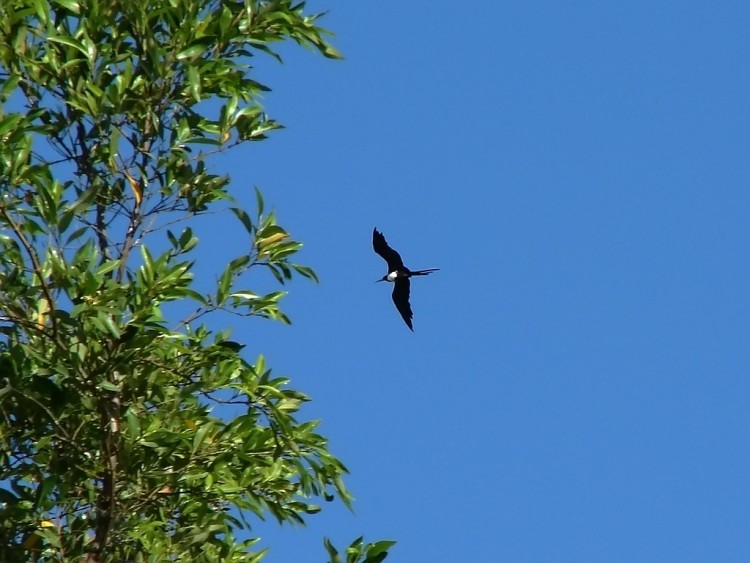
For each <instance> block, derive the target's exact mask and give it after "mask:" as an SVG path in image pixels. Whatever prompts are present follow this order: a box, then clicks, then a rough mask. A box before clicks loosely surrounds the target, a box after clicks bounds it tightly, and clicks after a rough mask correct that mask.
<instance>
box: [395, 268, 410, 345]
mask: <svg viewBox="0 0 750 563" xmlns="http://www.w3.org/2000/svg"><path fill="white" fill-rule="evenodd" d="M409 285H410V284H409V278H399V279H398V280H396V283H394V284H393V294H392V295H391V297H392V298H393V302H394V303H395V304H396V309H398V312H399V313H401V316H402V317H403V318H404V322H405V323H406V326H408V327H409V330H411V331H412V332H414V327H412V326H411V319H412V317H413V316H414V314H413V313H412V312H411V305H410V304H409Z"/></svg>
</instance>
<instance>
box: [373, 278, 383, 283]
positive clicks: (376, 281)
mask: <svg viewBox="0 0 750 563" xmlns="http://www.w3.org/2000/svg"><path fill="white" fill-rule="evenodd" d="M381 281H385V280H384V279H383V278H380V279H379V280H375V283H378V282H381Z"/></svg>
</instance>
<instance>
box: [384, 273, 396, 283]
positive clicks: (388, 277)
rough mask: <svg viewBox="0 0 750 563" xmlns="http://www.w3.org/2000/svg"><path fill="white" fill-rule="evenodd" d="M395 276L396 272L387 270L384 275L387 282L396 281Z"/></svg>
mask: <svg viewBox="0 0 750 563" xmlns="http://www.w3.org/2000/svg"><path fill="white" fill-rule="evenodd" d="M396 278H398V272H388V275H387V276H386V279H387V280H388V281H389V282H392V281H396Z"/></svg>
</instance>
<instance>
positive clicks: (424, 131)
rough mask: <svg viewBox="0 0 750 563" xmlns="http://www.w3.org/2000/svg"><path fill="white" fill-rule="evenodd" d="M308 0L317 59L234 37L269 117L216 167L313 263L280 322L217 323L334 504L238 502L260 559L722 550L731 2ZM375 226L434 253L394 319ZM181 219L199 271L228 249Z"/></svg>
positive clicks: (413, 249) (730, 515)
mask: <svg viewBox="0 0 750 563" xmlns="http://www.w3.org/2000/svg"><path fill="white" fill-rule="evenodd" d="M309 6H310V8H311V9H313V10H318V11H322V10H328V9H330V10H331V11H330V13H329V14H328V15H327V16H326V17H325V18H324V20H323V25H324V26H325V27H328V28H329V29H331V30H333V31H334V32H335V33H336V39H335V40H334V43H335V45H336V46H337V47H338V48H339V49H340V50H341V51H342V52H343V54H344V55H345V57H346V60H344V61H340V62H336V61H330V60H326V59H323V58H322V57H318V56H314V55H313V54H311V53H308V52H306V51H304V50H302V49H293V48H284V49H283V53H284V55H285V64H284V65H278V64H276V63H274V62H273V61H271V60H264V59H258V61H257V62H258V68H257V74H256V75H255V76H256V79H258V80H259V81H261V82H264V83H266V84H268V85H269V86H271V87H272V88H273V90H274V91H273V92H271V93H269V94H267V95H266V99H265V103H266V105H267V107H268V109H269V111H270V112H271V114H272V116H273V117H275V118H277V119H279V120H280V121H281V122H283V123H284V124H285V125H286V126H287V129H285V130H283V131H280V132H277V133H275V134H273V135H272V138H271V139H270V140H269V141H265V142H262V143H258V144H248V145H244V146H242V147H240V148H239V149H236V150H234V151H233V152H230V153H229V154H228V155H227V156H226V157H222V158H221V159H219V160H217V161H215V164H216V166H217V167H218V168H217V169H218V170H220V171H225V172H229V173H230V174H231V175H232V177H233V186H234V188H233V189H234V193H235V194H237V195H238V196H239V197H240V198H241V199H243V201H245V202H246V203H247V205H248V206H250V205H251V204H252V202H253V196H252V186H253V185H258V186H259V187H260V188H261V189H262V190H263V191H264V193H265V195H266V202H267V205H271V206H273V207H275V208H276V210H277V212H278V216H279V222H280V224H282V225H283V226H285V227H286V228H287V229H288V230H289V231H290V232H291V233H292V234H293V236H294V237H295V238H297V239H298V240H302V241H303V242H304V243H305V248H304V249H303V252H302V253H301V255H300V260H299V261H300V262H302V263H305V264H308V265H311V266H313V267H314V268H315V269H316V270H317V272H318V273H319V275H320V277H321V284H320V285H317V286H316V285H314V284H311V283H307V282H304V281H300V282H298V283H294V284H292V285H291V286H290V287H289V289H290V295H289V297H288V299H287V303H286V311H287V312H288V313H289V314H290V316H291V317H292V319H293V321H294V324H293V325H292V326H291V327H287V326H283V325H281V324H278V323H271V322H268V321H263V320H237V319H236V318H233V319H232V320H231V323H232V324H233V326H234V329H235V332H234V338H235V339H237V340H239V341H242V342H245V343H247V344H248V348H247V350H248V356H249V357H250V358H252V357H254V355H255V354H257V353H264V354H266V356H267V358H268V361H269V363H270V365H271V366H273V367H274V370H275V373H277V374H279V375H282V374H283V375H287V376H289V377H291V379H292V387H293V388H295V389H300V390H302V391H304V392H306V393H308V394H309V395H311V396H312V398H313V402H312V403H310V404H309V405H307V408H306V409H305V411H304V412H303V417H304V418H308V417H309V418H320V419H322V420H323V424H322V429H321V431H322V433H323V434H324V435H327V436H329V437H330V439H331V448H332V450H333V451H334V453H335V454H337V455H338V456H340V457H341V459H342V460H343V461H344V462H345V463H346V465H347V466H348V467H349V469H350V470H351V473H352V474H351V476H350V478H349V479H348V481H347V483H348V485H349V487H350V488H351V489H352V491H353V493H354V495H355V496H356V498H357V500H356V503H355V513H354V514H352V513H350V512H348V511H347V510H346V509H345V508H343V506H342V505H341V504H340V503H334V504H331V505H326V506H325V509H324V511H323V513H321V514H320V515H317V516H313V517H311V518H310V519H309V525H308V527H307V528H299V527H297V528H294V527H289V526H285V527H283V528H281V529H280V528H279V527H278V526H277V525H276V524H275V523H271V525H262V526H259V527H258V529H257V533H259V534H261V535H263V536H264V545H270V546H271V548H272V551H271V553H270V555H269V556H268V558H267V561H269V562H270V563H280V562H283V563H286V562H291V561H304V562H307V561H311V562H314V561H324V560H325V553H324V550H323V547H322V537H323V536H324V535H328V536H331V537H332V538H333V540H334V542H335V543H336V544H337V545H342V544H343V543H344V542H348V541H350V540H352V539H354V538H355V537H357V536H358V535H360V534H364V535H365V538H366V539H367V540H378V539H386V538H388V539H395V540H397V541H398V545H397V546H396V547H395V548H394V549H393V551H392V555H391V558H390V559H389V561H390V560H393V561H403V562H409V563H422V562H430V563H435V562H437V563H441V562H459V561H460V562H464V561H465V562H472V563H492V562H499V561H503V562H513V563H526V562H575V563H584V562H592V563H599V562H602V561H607V562H610V563H611V562H623V563H632V562H646V561H648V562H651V561H654V562H660V563H662V562H680V563H685V562H722V563H724V562H743V563H744V562H747V561H750V533H748V532H749V530H750V346H749V344H750V320H749V319H750V297H749V296H748V292H749V291H750V220H749V218H750V213H749V212H750V157H749V154H750V153H749V152H748V151H749V149H750V142H749V141H750V63H749V62H748V61H750V58H749V57H750V55H749V54H750V33H748V30H749V29H750V4H749V3H748V2H746V1H739V0H738V1H721V0H719V1H715V2H697V1H691V0H681V1H679V2H678V1H666V0H665V1H653V0H648V1H646V0H631V1H629V2H622V1H618V2H614V1H605V0H583V1H578V2H559V1H549V0H546V1H542V0H539V1H533V0H531V1H530V0H524V1H520V0H518V1H502V0H483V1H482V0H480V1H478V2H472V3H461V2H448V1H442V0H432V1H413V2H399V3H386V2H350V1H349V2H347V1H343V0H315V1H314V2H311V3H310V4H309ZM211 221H212V220H211V219H209V222H211ZM375 226H377V227H378V228H379V229H380V230H382V231H383V232H384V233H385V236H386V237H387V239H388V241H389V242H390V243H391V244H392V245H393V246H394V247H395V248H396V249H397V250H398V251H400V253H401V255H402V256H403V258H404V261H405V262H406V264H407V266H410V267H412V268H429V267H439V268H441V271H440V272H438V273H436V274H434V275H432V276H430V277H428V278H419V279H417V280H415V281H414V282H413V283H412V305H413V309H414V329H415V332H414V333H411V332H410V331H409V330H408V329H407V328H406V326H405V325H404V323H403V321H402V320H401V318H400V317H399V315H398V313H397V312H396V310H395V308H394V306H393V304H392V302H391V298H390V289H391V286H386V285H385V284H375V283H374V281H375V280H376V279H378V278H379V277H381V276H382V275H383V274H384V273H385V264H384V262H383V261H382V260H381V259H380V258H379V257H378V256H377V255H375V254H374V253H373V251H372V246H371V244H372V243H371V234H372V229H373V227H375ZM199 234H201V232H200V231H199ZM233 240H236V241H237V243H236V245H235V244H233V243H232V242H231V241H233ZM202 243H203V244H202V247H203V250H202V251H203V253H204V258H211V259H212V260H215V261H216V263H217V264H219V266H217V267H216V269H219V268H220V267H221V264H222V263H221V260H222V259H224V258H225V257H226V258H230V257H233V256H236V255H237V254H238V251H239V252H241V248H242V245H244V244H246V242H245V240H244V239H243V237H242V230H241V228H239V227H238V226H235V225H234V224H233V223H232V222H231V221H230V220H229V219H222V220H221V221H213V223H212V225H211V229H205V230H204V231H203V232H202ZM225 255H226V256H225ZM205 273H206V275H213V274H212V273H211V270H209V269H207V270H205ZM245 285H246V286H248V287H250V288H252V287H256V286H266V287H267V286H268V280H265V279H261V278H252V277H251V278H250V279H248V280H247V283H246V284H245Z"/></svg>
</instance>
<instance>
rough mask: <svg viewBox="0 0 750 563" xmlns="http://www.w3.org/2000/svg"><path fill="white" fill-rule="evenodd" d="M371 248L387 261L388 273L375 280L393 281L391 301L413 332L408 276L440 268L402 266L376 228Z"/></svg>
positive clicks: (397, 256) (402, 262)
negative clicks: (413, 268)
mask: <svg viewBox="0 0 750 563" xmlns="http://www.w3.org/2000/svg"><path fill="white" fill-rule="evenodd" d="M372 248H373V249H374V250H375V252H376V253H377V254H379V255H380V257H381V258H382V259H383V260H385V261H386V262H387V263H388V273H387V274H386V275H384V276H383V277H382V278H380V279H379V280H377V281H379V282H381V281H384V282H391V283H393V294H392V296H391V297H392V298H393V303H395V305H396V309H398V312H399V313H401V316H402V317H403V318H404V322H405V323H406V326H408V327H409V330H411V331H412V332H414V327H412V325H411V319H412V317H413V316H414V315H413V313H412V312H411V305H410V304H409V289H410V288H409V286H410V283H409V278H410V277H412V276H426V275H428V274H431V273H432V272H437V271H438V270H439V269H440V268H429V269H427V270H410V269H409V268H407V267H406V266H404V261H403V260H401V256H400V255H399V253H398V252H396V251H395V250H393V249H392V248H391V247H390V246H388V243H387V242H386V241H385V237H384V236H383V233H381V232H380V231H378V230H377V229H373V230H372Z"/></svg>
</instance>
